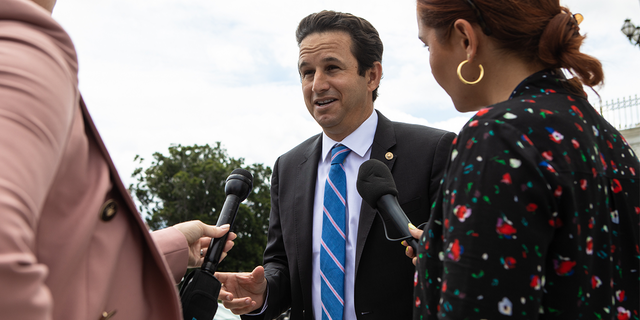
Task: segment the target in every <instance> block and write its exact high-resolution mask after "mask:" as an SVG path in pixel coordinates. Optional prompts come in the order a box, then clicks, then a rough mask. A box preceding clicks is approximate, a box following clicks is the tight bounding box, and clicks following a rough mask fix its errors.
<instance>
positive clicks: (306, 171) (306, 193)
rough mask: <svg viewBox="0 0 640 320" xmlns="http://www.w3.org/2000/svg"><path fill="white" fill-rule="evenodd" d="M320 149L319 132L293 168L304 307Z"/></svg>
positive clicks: (308, 285) (308, 305) (307, 305)
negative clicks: (294, 168)
mask: <svg viewBox="0 0 640 320" xmlns="http://www.w3.org/2000/svg"><path fill="white" fill-rule="evenodd" d="M321 152H322V135H318V137H317V139H315V140H314V141H312V142H311V143H310V144H309V146H308V148H307V149H306V150H305V152H304V155H303V159H302V161H301V162H300V164H299V165H298V167H297V168H296V172H295V173H296V178H295V188H296V189H295V190H296V191H295V197H294V201H293V210H292V211H290V212H292V213H293V221H294V223H295V224H294V225H293V226H292V227H293V232H295V235H296V244H295V250H297V251H298V254H297V255H295V256H296V257H297V259H298V261H297V265H298V270H299V274H300V284H301V286H302V290H304V291H305V292H303V293H302V296H303V297H304V305H305V309H307V310H312V309H311V308H312V307H311V305H312V301H311V282H312V277H311V275H312V265H311V257H312V252H313V250H312V235H313V203H314V199H315V186H316V179H317V175H318V162H319V161H320V154H321Z"/></svg>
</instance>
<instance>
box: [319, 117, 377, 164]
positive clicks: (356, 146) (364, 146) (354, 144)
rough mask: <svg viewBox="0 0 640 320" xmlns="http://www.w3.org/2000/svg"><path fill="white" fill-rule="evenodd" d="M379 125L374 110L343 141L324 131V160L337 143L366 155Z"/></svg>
mask: <svg viewBox="0 0 640 320" xmlns="http://www.w3.org/2000/svg"><path fill="white" fill-rule="evenodd" d="M377 127H378V113H377V112H376V111H375V110H374V111H373V112H372V113H371V115H370V116H369V118H368V119H367V120H365V121H364V122H363V123H362V124H361V125H360V126H359V127H358V129H356V130H355V131H354V132H352V133H351V134H350V135H348V136H347V137H346V138H344V139H343V140H342V141H335V140H333V139H331V138H329V136H327V135H326V134H325V133H324V132H322V158H321V159H322V161H324V160H326V159H327V157H328V156H329V154H330V153H331V148H333V146H334V145H336V144H342V145H345V146H346V147H347V148H349V149H351V151H352V152H355V153H356V154H357V155H358V156H360V157H364V155H365V153H367V150H369V148H371V145H372V144H373V136H374V135H375V134H376V128H377Z"/></svg>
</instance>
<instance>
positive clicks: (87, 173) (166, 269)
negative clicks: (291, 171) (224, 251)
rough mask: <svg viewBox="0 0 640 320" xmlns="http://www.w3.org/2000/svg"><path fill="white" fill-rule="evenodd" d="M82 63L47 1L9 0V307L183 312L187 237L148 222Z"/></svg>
mask: <svg viewBox="0 0 640 320" xmlns="http://www.w3.org/2000/svg"><path fill="white" fill-rule="evenodd" d="M77 68H78V63H77V59H76V53H75V49H74V47H73V44H72V42H71V39H70V38H69V36H68V35H67V34H66V32H65V31H64V30H63V29H62V27H60V25H58V24H57V23H56V22H55V21H54V20H53V19H52V18H51V17H50V15H49V13H48V12H46V11H45V10H43V9H41V8H40V7H38V6H36V5H35V4H33V3H32V2H30V1H28V0H0V318H2V319H83V320H84V319H89V320H93V319H95V320H97V319H108V318H111V319H181V318H182V315H181V310H180V301H179V299H178V294H177V290H176V287H175V283H176V282H177V281H178V280H179V279H180V278H181V277H182V275H183V273H184V271H185V270H186V266H187V260H188V252H187V242H186V239H185V238H184V236H183V235H182V234H181V233H180V232H179V231H177V230H176V229H175V228H167V229H165V230H162V231H158V232H154V233H149V232H148V231H147V228H146V226H145V224H144V223H143V221H142V219H141V217H140V214H139V213H138V212H137V211H136V208H135V205H134V203H133V201H132V199H131V197H130V196H129V194H128V192H127V191H126V189H125V188H124V186H123V185H122V182H121V181H120V178H119V177H118V174H117V172H116V170H115V167H114V166H113V163H112V162H111V159H110V158H109V155H108V153H107V151H106V149H105V147H104V144H103V143H102V140H101V139H100V136H99V135H98V133H97V131H96V129H95V126H94V125H93V122H92V121H91V118H90V117H89V114H88V113H87V110H86V107H85V106H84V102H83V101H82V98H81V97H80V95H79V92H78V78H77V70H78V69H77ZM154 240H155V242H154Z"/></svg>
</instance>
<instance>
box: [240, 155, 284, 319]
mask: <svg viewBox="0 0 640 320" xmlns="http://www.w3.org/2000/svg"><path fill="white" fill-rule="evenodd" d="M279 162H280V159H278V160H276V163H275V164H274V166H273V175H272V177H271V214H270V216H269V234H268V240H267V247H266V248H265V251H264V268H265V277H266V278H267V286H268V287H269V289H268V295H267V301H265V303H267V309H266V310H264V312H262V313H260V314H257V315H252V316H249V315H243V316H242V319H272V318H275V317H277V316H278V315H280V314H281V313H282V312H284V311H285V310H286V309H288V308H289V306H290V304H291V285H290V281H291V280H290V279H289V266H288V260H287V254H286V252H285V246H284V239H283V238H282V226H281V221H280V202H279V193H278V190H279V169H278V168H279V166H278V164H279ZM259 311H260V309H258V310H255V312H256V313H257V312H259Z"/></svg>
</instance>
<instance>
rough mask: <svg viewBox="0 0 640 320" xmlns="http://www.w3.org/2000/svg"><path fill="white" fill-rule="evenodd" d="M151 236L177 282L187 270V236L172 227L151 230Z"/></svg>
mask: <svg viewBox="0 0 640 320" xmlns="http://www.w3.org/2000/svg"><path fill="white" fill-rule="evenodd" d="M151 238H152V239H153V241H154V242H155V244H156V246H158V250H160V253H161V254H162V255H163V256H164V259H165V261H167V266H168V267H169V270H170V271H171V274H172V275H173V279H174V280H175V282H176V283H179V282H180V280H181V279H182V276H184V273H185V272H186V271H187V264H188V263H189V246H188V244H187V238H185V236H184V235H183V234H182V232H180V231H179V230H178V229H176V228H174V227H168V228H164V229H162V230H157V231H154V232H151Z"/></svg>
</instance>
